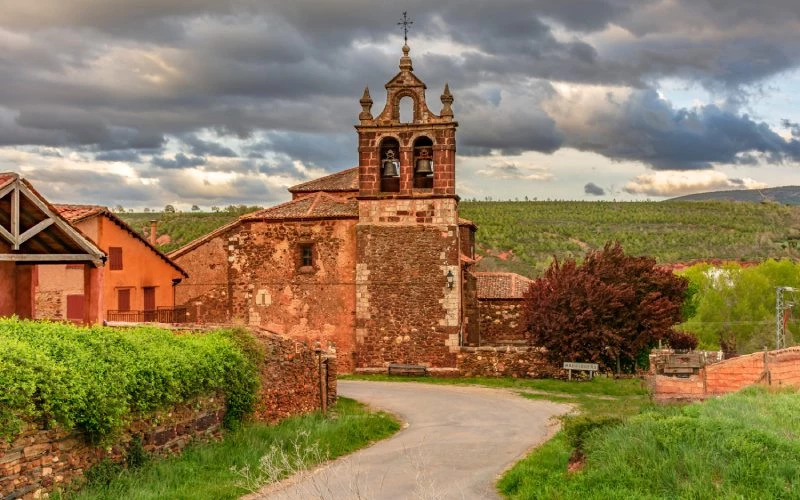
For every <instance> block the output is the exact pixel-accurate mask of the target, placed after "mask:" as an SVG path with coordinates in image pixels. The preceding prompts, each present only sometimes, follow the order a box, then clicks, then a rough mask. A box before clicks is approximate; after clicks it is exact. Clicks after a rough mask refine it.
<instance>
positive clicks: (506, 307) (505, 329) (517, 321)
mask: <svg viewBox="0 0 800 500" xmlns="http://www.w3.org/2000/svg"><path fill="white" fill-rule="evenodd" d="M523 304H524V300H523V299H480V300H479V301H478V315H479V321H480V327H479V328H480V345H499V344H509V343H512V344H517V343H523V344H525V343H528V340H529V337H528V335H527V334H526V333H525V332H524V331H523V329H522V326H523V325H522V306H523Z"/></svg>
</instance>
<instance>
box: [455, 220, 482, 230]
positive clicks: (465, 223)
mask: <svg viewBox="0 0 800 500" xmlns="http://www.w3.org/2000/svg"><path fill="white" fill-rule="evenodd" d="M458 225H459V226H470V227H472V228H475V229H478V226H476V225H475V223H474V222H472V221H471V220H469V219H465V218H463V217H459V218H458Z"/></svg>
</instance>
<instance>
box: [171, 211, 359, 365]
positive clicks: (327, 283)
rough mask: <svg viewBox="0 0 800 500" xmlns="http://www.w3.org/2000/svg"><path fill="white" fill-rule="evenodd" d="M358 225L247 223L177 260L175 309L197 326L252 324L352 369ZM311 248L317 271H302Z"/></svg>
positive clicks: (349, 221) (340, 222)
mask: <svg viewBox="0 0 800 500" xmlns="http://www.w3.org/2000/svg"><path fill="white" fill-rule="evenodd" d="M355 224H356V220H355V219H343V220H313V221H262V222H242V223H240V224H238V225H234V226H232V227H231V228H230V230H228V231H227V232H224V233H222V234H219V235H217V236H216V237H214V238H212V239H210V240H209V241H207V242H205V243H203V244H201V245H200V246H198V247H197V248H195V249H193V250H191V251H189V252H187V253H185V254H183V255H181V256H179V257H177V258H176V259H175V261H176V262H177V263H178V265H180V266H182V267H183V268H184V269H186V271H187V272H188V273H189V276H190V278H188V279H186V280H184V282H183V283H181V284H180V285H179V286H178V287H177V292H176V294H177V303H178V304H182V305H186V306H187V308H188V310H189V315H190V318H191V319H192V320H193V321H197V322H207V323H228V324H240V325H250V326H253V327H259V328H263V329H266V330H269V331H271V332H274V333H278V334H281V335H285V336H287V337H290V338H293V339H295V340H298V341H301V342H305V343H307V344H309V345H313V344H314V343H315V342H320V343H321V344H322V347H323V348H324V349H329V348H331V349H335V350H336V353H337V355H338V362H339V368H340V369H341V370H342V371H343V372H349V371H352V369H353V355H352V353H353V349H354V345H353V344H354V338H353V329H354V321H355V319H354V317H355V308H356V307H355V296H356V292H355V262H354V259H355V253H356V252H355ZM301 244H312V248H313V261H314V265H313V268H311V269H306V268H302V269H301V266H300V245H301Z"/></svg>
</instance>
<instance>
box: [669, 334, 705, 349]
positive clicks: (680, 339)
mask: <svg viewBox="0 0 800 500" xmlns="http://www.w3.org/2000/svg"><path fill="white" fill-rule="evenodd" d="M665 340H666V341H667V343H668V344H669V346H670V347H671V348H673V349H675V350H686V351H690V350H692V349H697V344H698V343H699V340H697V336H696V335H695V334H693V333H692V332H682V331H679V330H673V331H672V332H671V333H670V334H669V335H667V338H666V339H665Z"/></svg>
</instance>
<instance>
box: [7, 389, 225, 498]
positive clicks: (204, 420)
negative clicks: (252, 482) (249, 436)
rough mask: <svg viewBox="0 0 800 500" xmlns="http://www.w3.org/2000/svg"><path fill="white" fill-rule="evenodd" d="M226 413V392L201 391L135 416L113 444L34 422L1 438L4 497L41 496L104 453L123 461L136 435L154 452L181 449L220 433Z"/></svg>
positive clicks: (88, 465) (78, 474)
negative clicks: (94, 441) (97, 442)
mask: <svg viewBox="0 0 800 500" xmlns="http://www.w3.org/2000/svg"><path fill="white" fill-rule="evenodd" d="M224 414H225V400H224V398H222V397H220V396H206V397H199V398H196V399H194V400H192V401H189V402H187V403H185V404H180V405H177V406H175V407H174V408H171V409H169V410H163V411H157V412H154V413H152V414H149V415H147V416H144V417H140V418H137V419H135V420H133V422H132V423H131V424H130V425H129V426H128V427H127V428H126V429H125V430H124V431H123V432H122V434H121V435H120V437H119V438H118V439H117V440H116V442H115V444H114V445H113V446H109V447H101V446H94V445H91V444H90V443H89V441H88V440H87V438H86V437H85V436H84V435H83V434H81V433H77V432H72V431H64V430H60V429H49V430H45V429H39V428H36V427H34V426H30V427H28V429H26V430H25V431H24V432H23V433H22V434H21V435H20V436H18V437H17V438H16V439H14V440H13V441H11V442H10V443H9V442H6V441H0V497H2V498H26V497H34V496H39V495H41V493H43V492H45V491H49V490H51V489H53V488H54V487H56V486H59V485H64V484H66V483H68V482H69V481H71V480H73V479H75V478H77V477H79V476H81V475H82V474H83V472H84V471H85V470H86V469H88V468H89V467H91V466H92V465H94V464H96V463H98V462H100V461H101V460H103V459H104V458H109V459H111V460H114V461H121V460H123V459H124V458H125V456H126V455H127V452H128V448H129V446H130V442H131V440H132V439H134V438H135V437H138V438H139V439H141V443H142V447H143V448H144V450H145V451H147V452H148V453H153V454H156V455H166V454H170V453H176V452H179V451H181V450H182V449H183V448H184V446H186V445H187V444H188V443H189V442H190V441H191V440H192V439H200V440H209V439H216V438H218V437H219V436H220V434H221V425H222V417H223V416H224Z"/></svg>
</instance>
